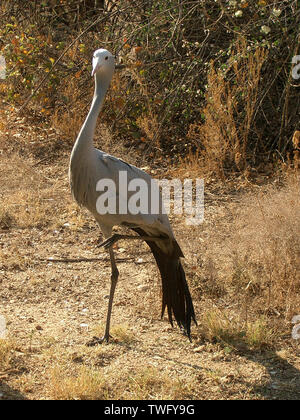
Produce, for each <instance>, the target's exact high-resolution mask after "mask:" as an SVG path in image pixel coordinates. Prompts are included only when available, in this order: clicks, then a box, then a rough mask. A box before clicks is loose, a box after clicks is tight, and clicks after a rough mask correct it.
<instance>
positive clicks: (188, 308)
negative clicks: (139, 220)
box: [133, 228, 197, 339]
mask: <svg viewBox="0 0 300 420" xmlns="http://www.w3.org/2000/svg"><path fill="white" fill-rule="evenodd" d="M133 230H134V231H135V232H137V233H138V234H139V235H141V236H145V235H147V234H146V233H145V232H144V231H143V230H142V229H140V228H134V229H133ZM146 242H147V244H148V245H149V247H150V249H151V251H152V254H153V256H154V258H155V260H156V263H157V266H158V268H159V271H160V274H161V279H162V311H161V317H163V315H164V313H165V310H166V308H167V313H168V318H169V321H170V323H171V325H172V326H173V316H174V318H175V320H176V322H177V324H178V326H179V327H180V328H181V329H183V330H184V332H185V333H186V335H187V336H188V337H189V339H191V338H190V334H191V321H192V320H193V321H194V322H195V324H196V325H197V321H196V317H195V311H194V306H193V302H192V298H191V294H190V291H189V287H188V284H187V281H186V277H185V272H184V269H183V267H182V265H181V262H180V259H179V257H180V256H182V252H181V250H180V247H179V245H178V244H177V242H176V245H177V246H176V247H175V248H174V249H175V253H173V255H172V256H169V255H166V254H165V253H164V252H163V251H162V250H161V249H160V248H159V247H158V246H157V244H156V243H155V242H153V241H147V240H146Z"/></svg>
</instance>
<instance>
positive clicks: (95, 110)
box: [72, 74, 111, 157]
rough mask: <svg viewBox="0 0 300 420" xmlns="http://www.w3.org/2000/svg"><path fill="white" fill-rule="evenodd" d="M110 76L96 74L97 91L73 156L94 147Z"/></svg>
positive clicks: (82, 153)
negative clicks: (97, 125)
mask: <svg viewBox="0 0 300 420" xmlns="http://www.w3.org/2000/svg"><path fill="white" fill-rule="evenodd" d="M110 79H111V78H110V77H107V78H105V77H103V76H102V75H99V74H96V75H95V92H94V97H93V101H92V104H91V108H90V110H89V113H88V115H87V117H86V119H85V121H84V123H83V126H82V127H81V130H80V132H79V134H78V137H77V139H76V142H75V144H74V148H73V153H72V155H73V157H74V155H75V154H79V155H80V156H83V155H84V154H86V153H88V152H89V151H90V150H92V149H93V138H94V134H95V129H96V123H97V118H98V115H99V112H100V110H101V108H102V105H103V102H104V98H105V94H106V92H107V89H108V87H109V83H110Z"/></svg>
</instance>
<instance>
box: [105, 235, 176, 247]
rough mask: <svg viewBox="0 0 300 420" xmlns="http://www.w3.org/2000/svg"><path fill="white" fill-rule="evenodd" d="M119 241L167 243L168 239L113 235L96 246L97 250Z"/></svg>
mask: <svg viewBox="0 0 300 420" xmlns="http://www.w3.org/2000/svg"><path fill="white" fill-rule="evenodd" d="M120 239H129V240H130V239H131V240H132V239H134V240H136V239H137V240H142V241H158V240H159V241H169V240H170V238H162V237H158V236H132V235H120V234H118V233H115V234H114V235H112V236H111V237H110V238H108V239H106V240H105V241H104V242H102V243H101V244H99V245H98V248H100V247H102V246H103V247H104V248H105V249H107V248H109V249H110V248H111V247H112V246H113V245H114V244H115V243H116V242H117V241H119V240H120Z"/></svg>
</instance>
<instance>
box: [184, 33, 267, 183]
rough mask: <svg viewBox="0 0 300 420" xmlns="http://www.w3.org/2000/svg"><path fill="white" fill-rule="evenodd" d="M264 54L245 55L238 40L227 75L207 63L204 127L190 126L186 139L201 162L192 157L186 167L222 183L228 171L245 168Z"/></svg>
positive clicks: (244, 45) (265, 56) (245, 52)
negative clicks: (203, 169) (196, 168)
mask: <svg viewBox="0 0 300 420" xmlns="http://www.w3.org/2000/svg"><path fill="white" fill-rule="evenodd" d="M266 58H267V52H266V51H265V49H263V48H257V49H256V50H255V52H248V51H247V45H246V42H245V40H244V39H240V40H238V42H237V43H236V48H235V50H234V51H233V52H232V54H231V59H230V60H229V64H228V67H227V69H226V71H225V72H224V71H222V70H220V69H219V70H216V69H215V65H214V62H213V61H211V63H210V71H209V73H208V87H207V92H206V105H205V107H204V109H203V110H202V114H203V115H204V116H205V121H204V122H203V123H199V122H196V123H194V124H191V126H190V129H189V132H188V137H189V138H190V139H191V140H192V141H193V142H194V143H195V145H196V147H197V149H198V151H199V152H198V153H199V154H200V159H199V160H195V157H194V153H190V155H189V156H188V157H187V165H190V164H191V162H194V164H195V165H196V166H199V165H200V166H205V167H206V169H207V170H208V171H209V172H212V173H214V174H216V175H218V176H220V177H221V178H223V179H224V177H225V172H226V171H228V170H231V171H232V170H234V169H235V170H239V171H241V170H243V169H245V167H246V163H247V162H246V159H247V146H248V142H249V136H250V128H251V123H252V120H253V115H254V113H255V111H256V106H257V96H258V89H259V82H260V72H261V68H262V65H263V64H264V61H265V60H266Z"/></svg>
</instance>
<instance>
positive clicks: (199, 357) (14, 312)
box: [0, 128, 300, 400]
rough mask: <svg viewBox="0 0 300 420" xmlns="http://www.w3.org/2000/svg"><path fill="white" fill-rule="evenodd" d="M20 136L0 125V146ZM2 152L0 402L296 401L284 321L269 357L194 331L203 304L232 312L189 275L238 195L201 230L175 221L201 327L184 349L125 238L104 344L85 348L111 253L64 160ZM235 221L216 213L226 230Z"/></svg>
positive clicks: (299, 393)
mask: <svg viewBox="0 0 300 420" xmlns="http://www.w3.org/2000/svg"><path fill="white" fill-rule="evenodd" d="M19 132H20V131H18V130H17V129H16V131H12V132H11V131H10V132H9V136H6V137H5V128H2V138H3V139H4V138H5V139H4V140H3V141H8V140H9V141H11V140H12V139H13V138H16V139H17V137H13V136H15V135H18V133H19ZM28 136H29V137H30V133H29V134H28ZM27 140H28V139H27ZM27 140H26V139H25V140H24V141H27ZM28 141H30V139H29V140H28ZM3 144H4V143H3ZM7 150H8V149H5V148H4V147H3V151H2V153H1V161H0V171H1V178H2V182H1V185H0V199H1V202H2V210H1V211H2V216H1V217H2V226H1V230H0V314H1V315H3V316H4V317H5V318H6V321H7V337H6V338H5V339H4V340H0V342H1V341H2V349H1V347H0V399H16V400H18V399H29V400H31V399H34V400H39V399H93V398H100V399H194V400H198V399H299V398H300V353H299V345H298V344H297V343H296V342H295V341H294V342H293V340H292V339H291V337H290V330H291V325H290V324H287V327H286V334H285V337H284V339H283V341H282V342H280V343H279V344H278V345H277V346H275V347H274V348H272V347H271V348H267V349H266V350H261V349H259V350H253V349H250V348H231V347H230V346H226V345H223V344H222V343H220V342H214V341H213V340H211V341H209V340H206V339H203V335H202V334H201V320H202V316H203V313H204V312H205V311H206V310H207V309H208V308H210V309H214V306H213V305H214V304H215V305H217V306H218V307H219V308H220V307H229V306H230V305H231V306H232V307H235V306H238V305H240V302H234V301H233V302H231V303H229V302H228V301H226V300H225V299H223V298H222V296H221V297H215V298H214V299H212V298H210V296H208V295H207V296H206V295H205V293H203V290H202V289H201V290H202V292H201V291H199V290H200V289H199V287H198V286H197V284H196V282H195V281H194V280H193V279H191V277H192V274H193V270H194V267H195V266H196V265H197V264H198V263H199V255H201V252H202V250H203V249H204V248H205V247H207V244H206V242H205V241H206V239H207V238H208V237H209V232H210V231H212V230H213V229H214V225H215V218H214V217H217V215H218V211H219V209H220V208H221V207H222V206H224V205H225V204H226V202H228V200H230V203H231V206H232V207H231V210H232V211H233V210H234V208H235V207H236V206H239V197H238V198H237V197H235V196H233V195H232V196H230V194H228V195H227V196H226V197H225V196H224V197H225V198H224V200H222V199H220V197H219V196H217V195H215V194H213V193H211V194H210V195H208V196H207V206H206V214H205V219H206V222H205V223H204V224H203V225H200V226H198V227H186V226H185V224H184V220H183V219H182V218H180V217H176V218H172V224H173V227H174V231H175V235H176V237H177V238H178V241H179V243H180V244H181V245H182V248H183V251H184V253H185V256H186V258H185V263H184V264H185V267H186V271H187V276H188V280H189V282H190V285H191V292H192V295H193V296H194V303H195V310H196V314H197V319H198V323H199V327H196V326H192V339H193V341H192V343H190V342H189V341H188V339H187V338H186V337H184V336H183V335H182V334H181V333H180V331H179V329H178V328H177V327H174V328H172V327H171V326H170V325H169V323H168V321H167V319H166V318H164V319H162V320H161V319H160V310H161V292H160V278H159V273H158V270H157V268H156V267H155V263H154V259H153V258H152V256H151V254H150V252H149V250H148V248H147V247H146V245H143V244H141V243H139V242H138V243H135V244H133V243H125V242H124V241H121V242H120V243H119V244H118V246H117V247H116V248H115V251H116V256H117V263H118V267H119V271H120V278H119V283H118V287H117V291H116V295H115V302H114V307H113V315H112V331H111V334H112V340H111V342H110V343H109V344H103V345H101V346H97V347H92V348H90V347H87V346H86V343H87V342H88V341H89V340H90V339H91V337H92V336H94V335H100V334H101V333H102V332H103V329H104V321H105V316H106V310H107V303H108V293H109V286H110V263H109V259H108V255H107V253H106V252H105V251H103V250H102V249H99V248H98V247H97V243H98V241H99V239H101V233H100V231H99V229H98V227H97V226H96V224H95V223H94V221H93V219H92V218H91V217H90V216H89V214H88V213H87V212H86V211H84V210H80V209H78V208H77V206H76V205H75V204H74V203H73V202H72V198H71V196H70V192H69V187H68V180H67V167H68V155H67V154H62V155H61V156H60V157H59V158H54V159H52V162H50V163H47V162H43V159H44V158H43V156H39V157H28V156H26V157H25V158H24V157H23V156H22V153H19V152H18V153H17V152H14V151H7ZM224 203H225V204H224ZM231 215H232V212H231V213H230V214H229V213H228V214H226V213H224V214H223V217H224V219H226V218H227V219H226V220H223V221H224V223H225V221H226V222H230V218H231V217H232V216H231ZM224 241H226V238H224ZM78 259H81V261H74V260H78ZM82 259H86V261H82ZM57 260H61V261H57ZM197 269H199V267H197ZM1 357H2V361H1Z"/></svg>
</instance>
